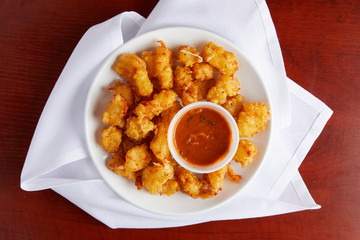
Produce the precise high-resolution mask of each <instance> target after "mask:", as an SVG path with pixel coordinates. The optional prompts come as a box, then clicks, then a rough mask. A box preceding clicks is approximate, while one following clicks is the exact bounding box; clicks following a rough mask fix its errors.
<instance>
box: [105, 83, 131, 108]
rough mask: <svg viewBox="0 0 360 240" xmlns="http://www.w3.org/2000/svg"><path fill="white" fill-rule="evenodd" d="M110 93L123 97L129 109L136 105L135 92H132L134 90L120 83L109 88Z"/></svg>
mask: <svg viewBox="0 0 360 240" xmlns="http://www.w3.org/2000/svg"><path fill="white" fill-rule="evenodd" d="M108 91H110V92H112V93H115V94H120V96H121V97H123V98H124V99H125V100H126V102H127V104H128V107H129V108H132V107H133V104H134V92H133V90H132V88H131V87H130V86H128V85H126V84H124V83H122V82H120V81H116V82H115V83H114V86H111V87H109V88H108Z"/></svg>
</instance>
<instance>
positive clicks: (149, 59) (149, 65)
mask: <svg viewBox="0 0 360 240" xmlns="http://www.w3.org/2000/svg"><path fill="white" fill-rule="evenodd" d="M141 58H142V59H143V60H144V62H145V63H146V70H147V72H148V76H149V78H155V76H156V72H155V54H154V52H152V51H144V52H142V53H141Z"/></svg>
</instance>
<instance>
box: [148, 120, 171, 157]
mask: <svg viewBox="0 0 360 240" xmlns="http://www.w3.org/2000/svg"><path fill="white" fill-rule="evenodd" d="M167 130H168V127H167V126H166V125H165V123H164V122H163V121H157V123H156V130H155V136H154V138H153V139H152V140H151V142H150V149H151V150H152V152H153V153H154V155H155V157H156V158H157V159H158V160H160V162H162V163H163V160H166V159H167V158H169V156H170V150H169V146H168V143H167Z"/></svg>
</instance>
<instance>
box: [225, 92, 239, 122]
mask: <svg viewBox="0 0 360 240" xmlns="http://www.w3.org/2000/svg"><path fill="white" fill-rule="evenodd" d="M243 102H244V97H243V96H242V95H240V94H239V93H238V94H236V95H235V96H233V97H228V98H227V101H226V102H225V103H224V104H223V105H222V106H223V107H224V108H225V109H226V110H227V111H228V112H229V113H230V114H231V115H232V116H233V117H234V118H237V117H238V115H239V112H240V111H241V109H242V104H243Z"/></svg>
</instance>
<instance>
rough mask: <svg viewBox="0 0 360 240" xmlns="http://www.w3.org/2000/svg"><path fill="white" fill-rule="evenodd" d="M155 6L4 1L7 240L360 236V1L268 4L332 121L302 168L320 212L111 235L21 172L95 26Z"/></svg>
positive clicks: (297, 75)
mask: <svg viewBox="0 0 360 240" xmlns="http://www.w3.org/2000/svg"><path fill="white" fill-rule="evenodd" d="M156 3H157V1H156V0H151V1H149V0H147V1H142V0H131V1H130V0H117V1H113V0H109V1H98V0H88V1H79V0H71V1H70V0H64V1H58V0H47V1H40V0H33V1H30V0H28V1H20V0H3V1H1V2H0V126H1V131H0V144H1V147H0V239H152V238H154V239H155V238H156V239H183V238H186V239H188V240H190V239H197V240H201V239H207V240H208V239H360V224H359V222H360V158H359V155H360V150H359V147H358V145H359V142H360V131H359V129H360V128H359V127H358V124H359V122H360V121H359V120H360V119H359V116H360V110H359V109H360V108H359V106H358V105H359V98H358V97H359V90H360V88H359V82H360V77H359V76H360V2H359V1H358V0H353V1H348V0H341V1H330V0H321V1H320V0H316V1H314V0H288V1H275V0H269V1H268V5H269V8H270V12H271V15H272V17H273V21H274V23H275V27H276V29H277V34H278V37H279V41H280V45H281V48H282V52H283V57H284V62H285V66H286V70H287V74H288V76H289V77H290V78H292V79H293V80H294V81H296V82H297V83H298V84H299V85H301V86H302V87H304V88H305V89H307V90H308V91H309V92H311V93H312V94H314V95H315V96H316V97H318V98H319V99H320V100H322V101H324V102H325V103H326V104H327V105H328V106H329V107H330V108H331V109H332V110H333V111H334V114H333V116H332V118H331V119H330V121H329V122H328V124H327V126H326V127H325V129H324V131H323V132H322V134H321V135H320V137H319V138H318V139H317V141H316V142H315V144H314V145H313V147H312V149H311V150H310V152H309V154H308V155H307V157H306V158H305V160H304V162H303V164H302V165H301V167H300V173H301V174H302V176H303V178H304V181H305V183H306V184H307V186H308V188H309V190H310V192H311V194H312V195H313V197H314V199H315V200H316V202H317V203H319V204H320V205H321V206H322V208H321V209H320V210H315V211H303V212H298V213H291V214H285V215H279V216H273V217H265V218H256V219H245V220H233V221H219V222H210V223H204V224H198V225H193V226H188V227H179V228H168V229H152V230H134V229H116V230H112V229H110V228H108V227H106V226H105V225H103V224H102V223H100V222H98V221H97V220H95V219H94V218H92V217H91V216H89V215H88V214H87V213H85V212H84V211H82V210H81V209H79V208H78V207H76V206H75V205H73V204H72V203H70V202H69V201H67V200H66V199H64V198H63V197H61V196H60V195H58V194H56V193H54V192H53V191H51V190H45V191H38V192H25V191H22V190H21V189H20V173H21V169H22V166H23V163H24V159H25V156H26V153H27V150H28V147H29V144H30V141H31V138H32V135H33V132H34V130H35V127H36V124H37V121H38V119H39V116H40V114H41V111H42V109H43V107H44V105H45V103H46V100H47V98H48V96H49V94H50V92H51V90H52V88H53V86H54V84H55V82H56V80H57V78H58V76H59V74H60V73H61V71H62V68H63V67H64V65H65V64H66V61H67V59H68V58H69V56H70V54H71V52H72V50H73V49H74V47H75V46H76V43H77V42H78V41H79V39H80V38H81V36H82V35H83V34H84V33H85V31H86V30H87V29H88V28H89V27H91V26H92V25H94V24H97V23H99V22H102V21H104V20H107V19H109V18H111V17H113V16H115V15H117V14H118V13H121V12H123V11H129V10H134V11H137V12H138V13H140V14H141V15H143V16H145V17H146V16H148V14H149V13H150V12H151V10H152V9H153V8H154V6H155V5H156Z"/></svg>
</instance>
